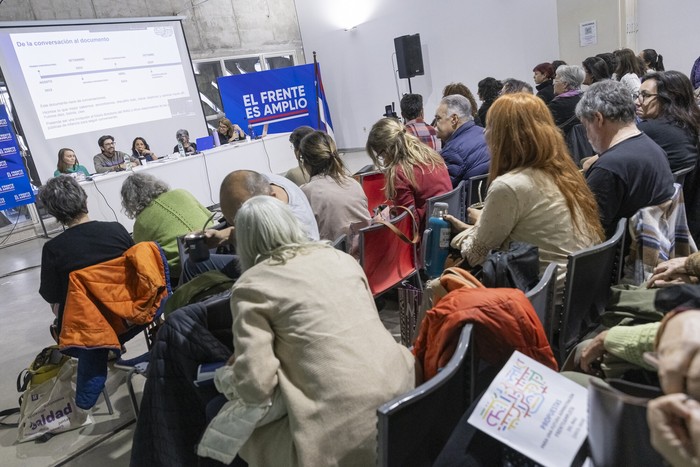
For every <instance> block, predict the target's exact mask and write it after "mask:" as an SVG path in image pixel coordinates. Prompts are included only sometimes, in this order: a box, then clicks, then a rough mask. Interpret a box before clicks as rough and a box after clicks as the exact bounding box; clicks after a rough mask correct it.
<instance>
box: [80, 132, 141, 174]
mask: <svg viewBox="0 0 700 467" xmlns="http://www.w3.org/2000/svg"><path fill="white" fill-rule="evenodd" d="M97 145H98V146H99V147H100V149H101V150H102V152H101V153H99V154H95V157H93V158H92V162H93V164H94V165H95V172H97V173H98V174H100V173H105V172H118V171H120V170H126V165H125V164H126V162H125V161H126V160H129V162H130V163H131V164H132V165H140V164H141V163H140V162H139V160H138V159H137V158H136V157H133V156H130V155H128V154H127V153H125V152H121V151H117V150H116V146H115V143H114V137H113V136H110V135H104V136H100V139H98V140H97Z"/></svg>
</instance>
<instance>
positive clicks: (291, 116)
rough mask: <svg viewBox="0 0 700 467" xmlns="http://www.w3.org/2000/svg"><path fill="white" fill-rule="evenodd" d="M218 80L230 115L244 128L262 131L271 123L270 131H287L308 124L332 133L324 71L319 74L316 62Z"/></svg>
mask: <svg viewBox="0 0 700 467" xmlns="http://www.w3.org/2000/svg"><path fill="white" fill-rule="evenodd" d="M319 70H320V68H319ZM317 81H318V83H317ZM218 84H219V93H220V94H221V102H222V103H223V106H224V112H225V113H226V117H227V118H228V119H230V120H231V121H232V122H233V123H237V124H238V125H239V126H240V127H241V128H243V130H244V131H249V130H251V129H252V131H253V132H255V134H256V135H260V134H261V133H262V131H263V130H262V127H263V125H268V133H284V132H289V131H292V130H294V129H295V128H297V127H299V126H301V125H308V126H310V127H313V128H317V129H321V130H323V131H326V132H327V133H330V134H332V125H333V124H332V122H331V118H330V113H329V111H328V103H327V102H326V99H325V96H324V95H323V94H324V92H323V85H322V84H321V76H320V71H319V73H318V76H316V73H315V71H314V65H313V64H309V65H300V66H293V67H288V68H279V69H276V70H269V71H260V72H257V73H246V74H242V75H234V76H224V77H221V78H219V79H218ZM317 84H318V96H317V95H316V94H317V93H316V89H317ZM319 108H320V110H321V114H320V115H319ZM319 122H320V125H319Z"/></svg>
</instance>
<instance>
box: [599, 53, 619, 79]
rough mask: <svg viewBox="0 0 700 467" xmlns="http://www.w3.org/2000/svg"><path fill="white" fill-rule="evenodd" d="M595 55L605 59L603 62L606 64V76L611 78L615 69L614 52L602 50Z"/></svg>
mask: <svg viewBox="0 0 700 467" xmlns="http://www.w3.org/2000/svg"><path fill="white" fill-rule="evenodd" d="M596 57H598V58H601V59H603V60H604V61H605V64H606V65H607V66H608V73H609V74H608V78H609V79H612V78H613V76H614V75H615V70H616V69H617V59H616V58H615V54H614V53H612V52H604V53H602V54H598V55H596Z"/></svg>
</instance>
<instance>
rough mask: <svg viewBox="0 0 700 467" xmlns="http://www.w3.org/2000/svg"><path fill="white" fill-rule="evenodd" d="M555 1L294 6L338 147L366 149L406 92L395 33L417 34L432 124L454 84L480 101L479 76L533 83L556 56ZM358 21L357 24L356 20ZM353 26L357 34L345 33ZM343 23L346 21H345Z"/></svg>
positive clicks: (342, 0)
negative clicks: (397, 74) (537, 70)
mask: <svg viewBox="0 0 700 467" xmlns="http://www.w3.org/2000/svg"><path fill="white" fill-rule="evenodd" d="M556 4H557V2H556V0H530V1H528V2H522V1H516V0H489V1H476V0H439V1H433V2H426V1H424V0H403V1H400V0H297V1H296V5H297V16H298V18H299V26H300V29H301V35H302V41H303V45H304V52H305V56H306V60H307V63H310V62H311V61H312V60H313V55H312V52H313V51H316V52H317V53H318V60H319V63H320V64H321V70H322V73H323V85H324V87H325V89H326V95H327V97H328V100H329V103H330V106H331V114H332V117H333V124H334V128H335V132H336V138H337V140H338V145H339V146H340V147H344V148H353V147H363V146H364V145H365V142H366V140H367V132H368V131H369V129H370V128H371V126H372V124H374V122H376V121H377V120H378V119H379V118H380V117H381V114H382V113H383V112H384V106H385V105H386V104H389V103H391V102H392V101H394V102H396V105H397V111H398V103H399V99H400V94H399V93H404V92H407V91H408V86H407V84H406V80H400V83H399V86H398V87H399V89H398V90H397V85H396V82H395V78H394V67H393V63H395V59H394V60H393V61H392V54H393V53H394V41H393V39H394V37H398V36H402V35H405V34H415V33H420V35H421V42H422V45H423V63H424V66H425V75H424V76H417V77H415V78H413V79H412V80H411V83H412V85H413V92H416V93H420V94H422V95H423V98H424V102H425V113H426V118H427V119H429V120H430V119H432V116H433V115H434V112H435V107H436V105H437V103H438V101H439V99H440V97H441V94H442V88H443V87H444V86H445V85H446V84H448V83H450V82H453V81H461V82H463V83H464V84H466V85H467V86H468V87H469V88H470V89H471V90H472V92H473V93H474V94H475V95H476V86H477V83H478V82H479V80H481V79H482V78H484V77H486V76H494V77H496V78H498V79H503V78H508V77H514V78H518V79H522V80H525V81H528V82H530V83H531V84H533V85H534V83H532V68H533V67H534V66H535V65H537V64H538V63H540V62H544V61H551V60H554V59H557V58H558V57H559V43H558V33H557V7H556ZM354 15H357V16H358V19H353V16H354ZM354 21H357V22H360V24H359V25H358V26H357V28H356V29H354V30H352V31H344V30H343V27H344V26H345V27H347V26H350V25H351V23H353V22H354ZM343 22H345V23H346V24H345V25H344V24H343Z"/></svg>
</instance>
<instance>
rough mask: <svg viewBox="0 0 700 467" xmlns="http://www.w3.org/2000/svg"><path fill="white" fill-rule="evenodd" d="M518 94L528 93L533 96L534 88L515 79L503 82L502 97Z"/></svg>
mask: <svg viewBox="0 0 700 467" xmlns="http://www.w3.org/2000/svg"><path fill="white" fill-rule="evenodd" d="M516 92H526V93H529V94H532V86H530V85H529V84H527V83H526V82H525V81H520V80H519V79H515V78H508V79H506V80H504V81H503V88H502V89H501V95H503V94H515V93H516Z"/></svg>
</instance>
